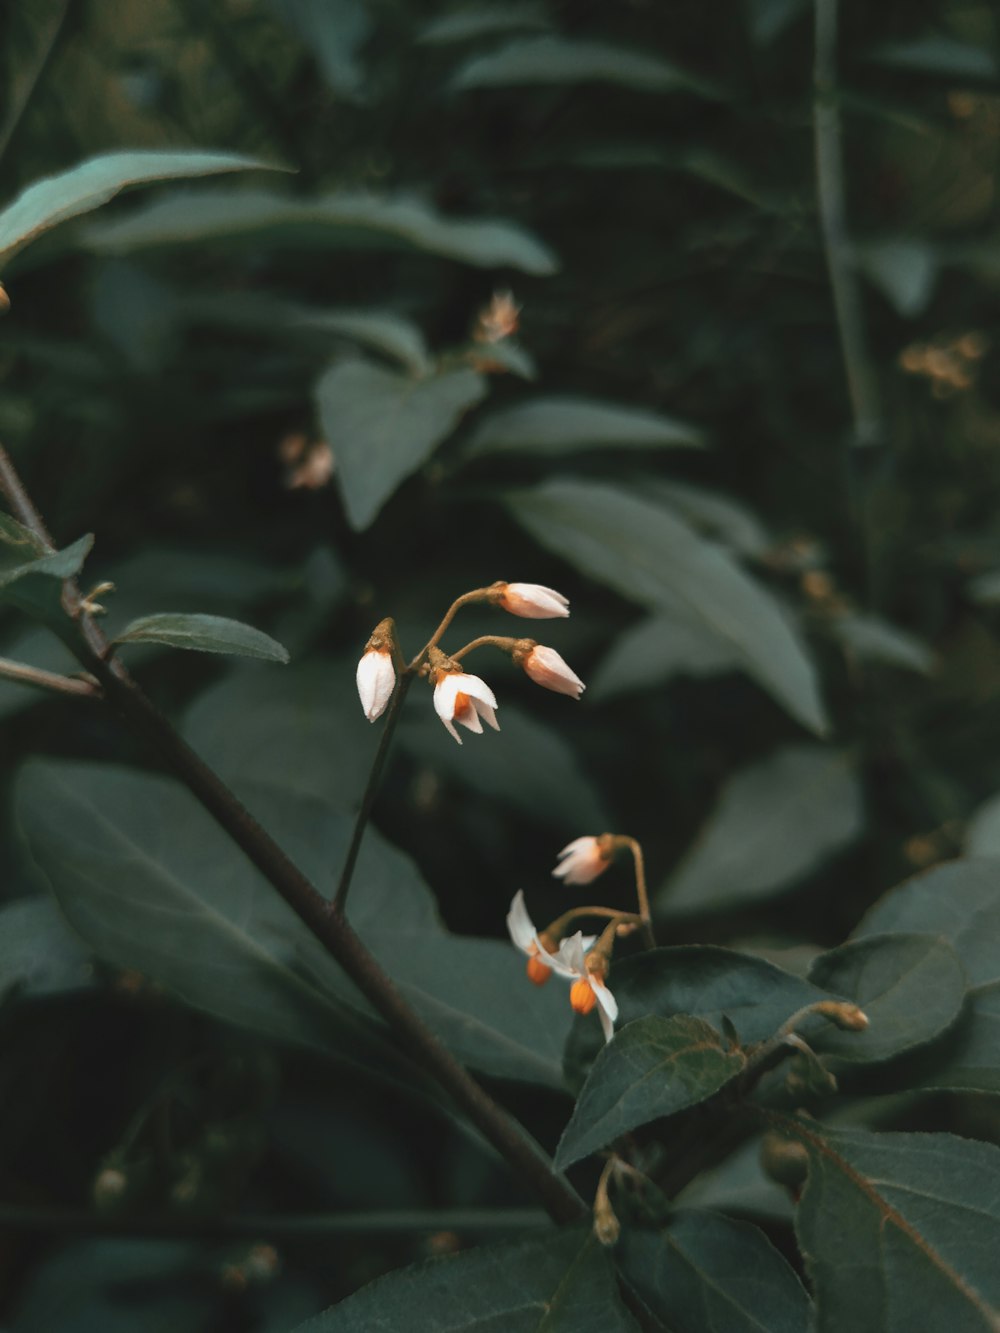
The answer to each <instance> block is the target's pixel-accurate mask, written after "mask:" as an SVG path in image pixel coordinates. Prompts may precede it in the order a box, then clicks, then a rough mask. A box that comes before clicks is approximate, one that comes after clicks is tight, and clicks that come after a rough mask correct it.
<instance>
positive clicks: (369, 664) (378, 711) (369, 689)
mask: <svg viewBox="0 0 1000 1333" xmlns="http://www.w3.org/2000/svg"><path fill="white" fill-rule="evenodd" d="M355 679H356V680H357V685H358V697H359V698H360V699H361V707H362V708H363V709H364V711H365V717H366V718H367V719H368V721H369V722H374V721H375V720H376V718H379V717H381V716H382V714H383V713H384V712H385V709H386V705H387V704H388V702H389V700H390V699H391V698H392V692H393V690H394V689H395V686H396V671H395V668H394V667H393V664H392V655H391V654H390V653H387V652H381V651H380V650H378V649H372V650H371V651H369V652H367V653H365V654H364V656H363V657H362V658H361V661H360V662H359V663H358V670H357V675H356V677H355Z"/></svg>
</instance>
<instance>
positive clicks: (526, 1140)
mask: <svg viewBox="0 0 1000 1333" xmlns="http://www.w3.org/2000/svg"><path fill="white" fill-rule="evenodd" d="M0 490H2V491H3V492H4V494H5V495H6V496H7V498H8V500H9V501H10V504H11V507H12V508H13V509H14V511H15V513H16V514H17V516H18V518H19V519H20V520H21V522H22V523H24V524H25V526H26V527H31V528H32V529H33V530H34V531H35V532H37V533H38V535H39V536H43V539H44V540H45V541H47V542H49V544H50V545H51V539H50V538H49V536H48V532H47V530H46V529H45V525H44V523H43V522H42V519H41V517H40V516H39V514H38V512H37V510H36V509H35V507H34V505H33V504H32V502H31V500H30V498H29V497H28V495H27V493H26V492H25V490H24V488H23V486H22V485H21V482H20V478H19V477H18V475H17V472H16V471H15V469H14V465H13V463H12V462H11V461H10V458H9V457H8V455H7V453H6V451H5V450H4V449H3V448H2V446H0ZM65 586H66V595H65V598H64V602H65V603H67V604H68V605H69V606H70V607H71V608H73V609H76V610H78V608H79V600H80V595H79V590H78V589H77V587H76V585H75V583H73V582H72V581H71V580H69V581H67V583H66V585H65ZM74 620H75V623H76V624H77V626H78V628H79V639H78V640H76V641H74V643H73V649H74V652H75V653H76V655H77V657H78V659H79V660H80V662H81V664H82V665H83V667H84V669H85V670H87V671H88V672H90V673H91V675H93V676H94V677H95V678H96V679H97V681H98V682H99V684H100V685H101V686H102V687H103V689H104V693H105V695H106V697H107V700H108V702H109V703H111V704H113V705H114V707H115V708H116V709H117V710H118V712H119V713H120V714H121V716H122V717H123V719H124V720H125V722H126V723H127V724H128V725H129V727H131V729H132V730H133V731H134V732H135V733H136V734H137V735H138V736H139V737H140V738H141V739H143V740H145V741H146V742H147V743H148V744H149V745H150V746H151V747H152V748H153V749H154V750H155V751H156V752H157V753H158V754H159V755H160V757H161V758H162V759H163V760H164V761H165V762H166V763H167V764H168V766H169V767H170V768H172V769H173V770H174V772H175V773H176V774H177V776H178V777H179V778H180V780H181V781H182V782H183V783H184V785H185V786H186V787H187V788H188V790H189V791H190V792H191V793H192V795H193V796H194V797H195V798H196V799H197V800H198V801H199V802H200V803H201V804H202V806H203V807H204V808H205V809H206V810H207V811H208V813H209V814H210V815H211V816H212V818H213V819H215V821H216V822H217V823H218V824H219V825H220V826H221V827H222V828H223V829H224V830H225V831H226V833H228V834H229V836H230V837H231V838H232V840H233V841H234V842H235V843H236V845H237V846H238V847H239V848H240V849H241V850H242V851H243V852H244V854H245V855H246V856H247V858H248V860H250V861H251V862H252V863H253V865H255V866H256V867H257V869H258V870H259V871H260V872H261V874H262V875H263V876H264V877H265V879H267V880H268V882H269V883H270V884H271V885H272V887H273V888H274V889H276V890H277V892H278V893H279V894H280V895H281V897H282V898H283V899H284V901H285V902H286V903H287V904H288V906H289V907H290V908H291V909H292V911H293V912H294V913H295V914H296V916H298V918H299V919H300V920H301V921H302V922H303V924H304V925H305V926H306V927H307V928H308V930H310V931H311V933H312V934H313V935H314V936H315V937H316V939H317V940H318V941H319V942H320V944H322V945H323V947H324V948H325V949H326V951H327V953H329V954H330V956H331V957H332V958H333V959H334V960H335V961H336V962H337V963H339V964H340V966H341V967H342V968H343V969H344V971H345V972H346V973H347V975H348V976H349V977H350V978H351V980H352V981H353V982H354V984H355V985H356V986H357V988H358V990H359V991H360V992H361V993H362V995H364V997H365V998H366V999H367V1000H369V1001H370V1002H371V1004H372V1005H373V1006H374V1008H375V1009H376V1010H377V1012H378V1013H379V1014H381V1016H382V1017H383V1018H384V1019H385V1021H386V1022H387V1023H388V1025H389V1027H390V1028H391V1030H392V1031H393V1032H394V1033H395V1035H396V1036H397V1037H398V1038H399V1039H400V1040H401V1042H402V1043H403V1045H404V1047H405V1048H406V1049H407V1050H408V1051H409V1052H410V1053H412V1054H413V1055H414V1056H415V1057H416V1058H417V1059H418V1060H419V1062H420V1063H421V1064H422V1065H423V1066H424V1068H425V1069H426V1070H427V1071H428V1072H429V1073H430V1074H431V1075H432V1077H434V1078H435V1079H436V1080H437V1082H438V1083H439V1084H440V1085H441V1087H442V1088H444V1089H445V1091H447V1092H448V1093H449V1094H450V1095H451V1096H452V1097H453V1098H454V1100H455V1102H456V1104H457V1105H458V1107H459V1108H460V1109H461V1110H462V1111H464V1112H465V1114H466V1115H467V1116H468V1118H469V1120H470V1121H471V1122H472V1124H473V1125H475V1126H476V1128H477V1129H479V1130H480V1131H481V1133H482V1134H483V1136H484V1137H485V1138H486V1139H487V1140H488V1141H489V1142H490V1143H491V1144H492V1145H493V1147H494V1148H496V1150H497V1151H498V1152H499V1153H500V1155H501V1156H502V1157H503V1158H504V1160H505V1161H506V1162H507V1164H508V1166H509V1167H510V1168H511V1170H512V1171H513V1172H514V1173H515V1175H517V1176H518V1178H519V1179H520V1180H521V1181H522V1182H523V1183H524V1184H525V1185H526V1186H527V1187H528V1188H530V1189H531V1190H532V1191H533V1192H534V1194H535V1195H536V1197H537V1198H538V1199H539V1201H540V1202H541V1204H542V1206H543V1207H544V1208H545V1210H546V1212H548V1214H549V1216H550V1217H551V1218H552V1219H553V1221H555V1222H575V1221H579V1220H580V1219H581V1218H582V1217H585V1216H586V1212H587V1210H586V1208H585V1206H584V1204H583V1201H582V1200H581V1199H580V1197H579V1195H577V1193H576V1191H575V1190H573V1188H572V1187H571V1186H570V1185H569V1184H568V1182H567V1181H566V1179H565V1178H564V1177H563V1176H562V1175H559V1174H557V1173H556V1172H555V1171H554V1170H553V1167H552V1164H551V1162H550V1161H549V1159H548V1157H546V1155H545V1154H544V1153H543V1152H542V1150H541V1148H539V1146H538V1144H537V1143H535V1141H534V1139H532V1138H531V1136H530V1135H529V1134H528V1133H527V1132H526V1131H525V1130H524V1128H523V1127H522V1126H521V1125H520V1124H519V1123H518V1122H517V1121H516V1120H515V1119H514V1118H513V1117H512V1116H510V1115H508V1114H507V1112H506V1111H505V1110H503V1108H502V1107H501V1106H499V1105H498V1104H497V1103H496V1102H495V1101H494V1100H493V1099H492V1097H490V1096H489V1095H488V1094H487V1093H486V1092H485V1091H484V1090H483V1088H481V1087H480V1085H479V1084H478V1083H477V1082H476V1080H475V1079H474V1078H472V1076H471V1075H470V1074H469V1073H468V1071H467V1070H466V1069H465V1068H464V1066H462V1065H461V1064H460V1063H459V1062H458V1061H457V1060H456V1059H455V1057H454V1056H453V1055H452V1054H451V1052H450V1051H449V1050H448V1049H447V1048H446V1047H445V1046H444V1045H443V1044H442V1043H441V1042H440V1041H439V1040H438V1038H437V1037H436V1036H435V1034H434V1033H433V1032H432V1031H431V1029H430V1028H429V1027H428V1026H427V1024H426V1023H425V1022H424V1021H423V1019H422V1018H420V1017H419V1015H418V1014H417V1013H415V1012H414V1010H413V1009H411V1008H410V1006H409V1004H408V1003H407V1002H406V1000H405V999H404V998H403V996H402V995H401V994H400V992H399V990H398V989H397V987H396V984H395V982H394V981H393V980H392V978H391V977H390V976H389V975H388V973H386V972H385V971H384V970H383V968H382V967H381V965H380V964H379V963H378V962H377V960H376V959H375V957H374V956H373V955H372V954H371V953H370V952H369V951H368V949H367V948H366V947H365V945H364V944H363V942H362V941H361V939H360V937H359V936H358V935H357V934H356V933H355V931H354V929H353V928H352V927H351V925H350V923H349V922H348V920H347V918H346V917H345V915H344V914H343V912H341V911H338V910H337V909H336V908H334V909H333V910H331V907H330V904H329V903H328V902H327V901H326V899H325V898H324V897H323V896H322V894H321V893H320V892H319V891H318V889H316V887H315V886H314V885H313V884H312V883H311V882H310V881H309V880H308V879H307V878H306V876H305V875H304V874H303V873H302V871H301V870H299V868H298V867H297V866H296V865H295V864H294V862H293V861H291V860H290V858H289V857H288V856H287V855H286V854H285V852H284V851H283V850H282V848H281V847H279V845H278V844H277V843H276V842H275V840H274V839H273V838H272V837H271V835H270V834H269V833H268V832H267V830H266V829H265V828H264V827H263V826H262V825H261V824H259V823H258V822H257V820H256V819H254V817H253V815H251V814H250V812H249V811H248V810H247V809H246V807H245V806H244V805H243V804H242V802H241V801H240V800H239V798H238V797H237V796H236V795H235V793H234V792H232V791H231V790H230V789H229V788H228V787H227V786H226V784H225V783H224V782H223V781H222V780H221V778H219V776H218V775H217V774H216V773H215V772H214V771H213V770H212V769H211V768H209V766H208V765H207V764H206V763H204V761H203V760H202V759H201V758H200V757H199V756H198V755H197V754H196V753H195V752H194V750H192V749H191V747H190V746H189V745H188V744H187V742H186V741H184V740H183V739H182V738H181V736H179V735H178V733H177V732H176V731H175V730H174V728H173V727H172V726H171V725H170V723H169V721H168V720H167V719H166V717H164V715H163V714H162V713H161V712H160V711H159V710H158V709H157V708H156V707H155V705H154V704H152V703H151V702H150V700H149V699H148V698H147V697H146V695H145V693H144V692H143V691H142V689H140V687H139V685H138V684H137V682H136V681H135V680H133V678H132V676H131V675H130V674H129V672H128V671H127V670H126V669H125V667H124V666H123V665H122V663H121V662H120V661H118V660H117V659H116V658H114V657H113V656H109V655H108V654H109V647H110V645H109V643H108V640H107V638H106V636H105V635H104V633H103V632H102V631H101V629H100V628H99V627H98V626H97V625H95V624H94V622H93V621H92V620H91V618H90V617H89V616H87V615H76V616H75V617H74Z"/></svg>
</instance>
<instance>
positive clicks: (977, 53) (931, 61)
mask: <svg viewBox="0 0 1000 1333" xmlns="http://www.w3.org/2000/svg"><path fill="white" fill-rule="evenodd" d="M866 58H867V59H868V60H871V61H872V62H873V63H875V64H879V65H889V66H891V67H893V68H896V69H910V70H919V71H920V72H921V73H922V74H940V75H941V76H942V77H944V78H948V79H969V78H972V79H995V78H996V75H997V63H996V60H995V59H994V57H993V53H992V51H990V50H989V48H988V47H987V46H985V45H984V46H978V45H973V43H972V42H963V41H959V40H958V39H957V38H954V37H943V36H937V35H931V34H928V35H927V36H925V37H915V38H913V39H912V40H910V41H900V42H886V43H885V44H884V45H882V46H879V47H876V48H874V49H873V50H871V51H868V52H867V55H866Z"/></svg>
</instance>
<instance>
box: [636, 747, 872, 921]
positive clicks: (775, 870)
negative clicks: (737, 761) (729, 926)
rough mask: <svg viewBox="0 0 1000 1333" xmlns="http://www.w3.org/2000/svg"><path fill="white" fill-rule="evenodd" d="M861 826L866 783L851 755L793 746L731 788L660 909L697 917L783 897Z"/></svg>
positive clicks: (671, 882) (741, 776)
mask: <svg viewBox="0 0 1000 1333" xmlns="http://www.w3.org/2000/svg"><path fill="white" fill-rule="evenodd" d="M863 822H864V811H863V808H862V804H861V788H860V783H859V781H858V778H857V776H856V774H855V773H854V771H853V769H852V767H851V765H850V762H849V760H848V759H847V758H846V756H844V755H843V754H841V753H839V752H837V751H835V750H827V749H824V748H823V747H821V746H805V745H797V746H788V747H786V748H785V749H783V750H779V751H777V752H776V753H775V754H773V755H771V756H769V757H768V758H767V759H765V760H763V761H762V762H760V763H757V764H753V765H751V767H750V768H747V769H745V770H743V771H742V772H740V773H737V774H736V776H735V777H733V778H731V779H730V781H729V782H727V783H726V785H725V787H724V788H723V790H722V793H721V795H720V797H719V801H718V804H717V806H716V808H715V811H714V812H713V814H712V815H711V816H710V818H709V822H708V824H707V825H706V827H705V829H704V830H703V831H702V833H701V834H700V835H699V838H698V841H697V842H696V843H695V845H694V848H693V849H692V851H691V852H690V853H689V854H688V856H687V858H686V859H685V861H684V862H683V863H682V864H681V867H680V869H679V870H678V871H677V872H676V874H675V875H674V876H673V877H672V878H671V879H670V880H669V881H668V882H667V884H666V885H665V886H664V888H663V890H662V891H661V895H660V902H661V905H662V907H663V909H664V910H665V911H669V912H677V913H681V912H699V911H707V910H709V909H711V908H717V907H721V906H726V907H729V906H732V905H734V904H736V903H742V902H752V901H756V900H759V899H761V898H766V897H768V896H769V895H771V894H775V893H780V892H781V891H782V890H784V889H787V888H789V887H791V886H792V885H793V884H795V883H796V882H797V881H799V880H801V879H802V878H803V877H804V876H805V875H807V874H808V873H809V872H810V871H811V870H813V869H815V868H816V867H817V866H819V865H821V864H822V863H823V862H824V861H826V860H827V859H829V857H831V856H833V855H834V854H835V853H836V852H838V851H839V850H840V849H841V848H842V847H845V846H846V845H847V844H849V843H850V842H852V841H853V840H854V839H855V838H856V837H857V836H858V834H859V833H860V832H861V830H862V827H863Z"/></svg>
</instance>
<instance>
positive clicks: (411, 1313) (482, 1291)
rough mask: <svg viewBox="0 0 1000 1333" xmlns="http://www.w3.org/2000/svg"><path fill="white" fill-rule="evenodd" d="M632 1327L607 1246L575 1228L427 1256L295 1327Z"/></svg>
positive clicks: (572, 1330)
mask: <svg viewBox="0 0 1000 1333" xmlns="http://www.w3.org/2000/svg"><path fill="white" fill-rule="evenodd" d="M380 1328H384V1329H386V1330H389V1329H392V1330H397V1329H398V1330H399V1331H400V1333H402V1331H403V1330H404V1329H405V1331H406V1333H494V1330H495V1333H501V1330H502V1333H634V1331H635V1330H636V1324H635V1323H634V1321H633V1320H632V1317H631V1316H630V1315H629V1314H628V1313H627V1311H626V1310H625V1309H624V1307H623V1306H622V1304H621V1301H620V1300H619V1297H618V1292H617V1288H616V1284H615V1273H614V1268H613V1266H612V1264H611V1260H610V1258H609V1257H608V1254H607V1251H605V1250H602V1249H601V1247H600V1246H599V1245H597V1244H596V1242H595V1241H594V1240H593V1239H592V1238H591V1237H589V1236H583V1235H581V1233H580V1232H579V1231H576V1230H574V1231H568V1232H567V1231H557V1232H553V1233H552V1234H551V1235H549V1236H546V1237H544V1238H543V1239H539V1240H529V1241H521V1242H519V1243H515V1244H510V1245H490V1246H484V1247H483V1248H481V1249H477V1250H469V1251H467V1252H466V1253H465V1254H459V1255H455V1256H452V1257H450V1258H447V1259H431V1260H428V1261H426V1262H425V1263H422V1264H414V1265H413V1266H412V1267H410V1268H404V1269H401V1270H400V1271H399V1272H396V1273H390V1274H389V1275H388V1276H387V1277H383V1278H379V1280H378V1281H377V1282H373V1283H371V1285H370V1286H367V1287H364V1288H362V1290H361V1291H359V1292H356V1293H355V1295H353V1296H349V1297H348V1298H347V1300H346V1301H342V1302H341V1303H340V1305H336V1306H334V1307H333V1309H332V1310H327V1311H326V1313H325V1314H321V1315H318V1316H317V1317H316V1318H315V1319H310V1320H308V1321H307V1322H306V1323H305V1324H301V1325H300V1326H299V1327H298V1328H297V1329H296V1330H295V1333H374V1331H375V1330H376V1329H380Z"/></svg>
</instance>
